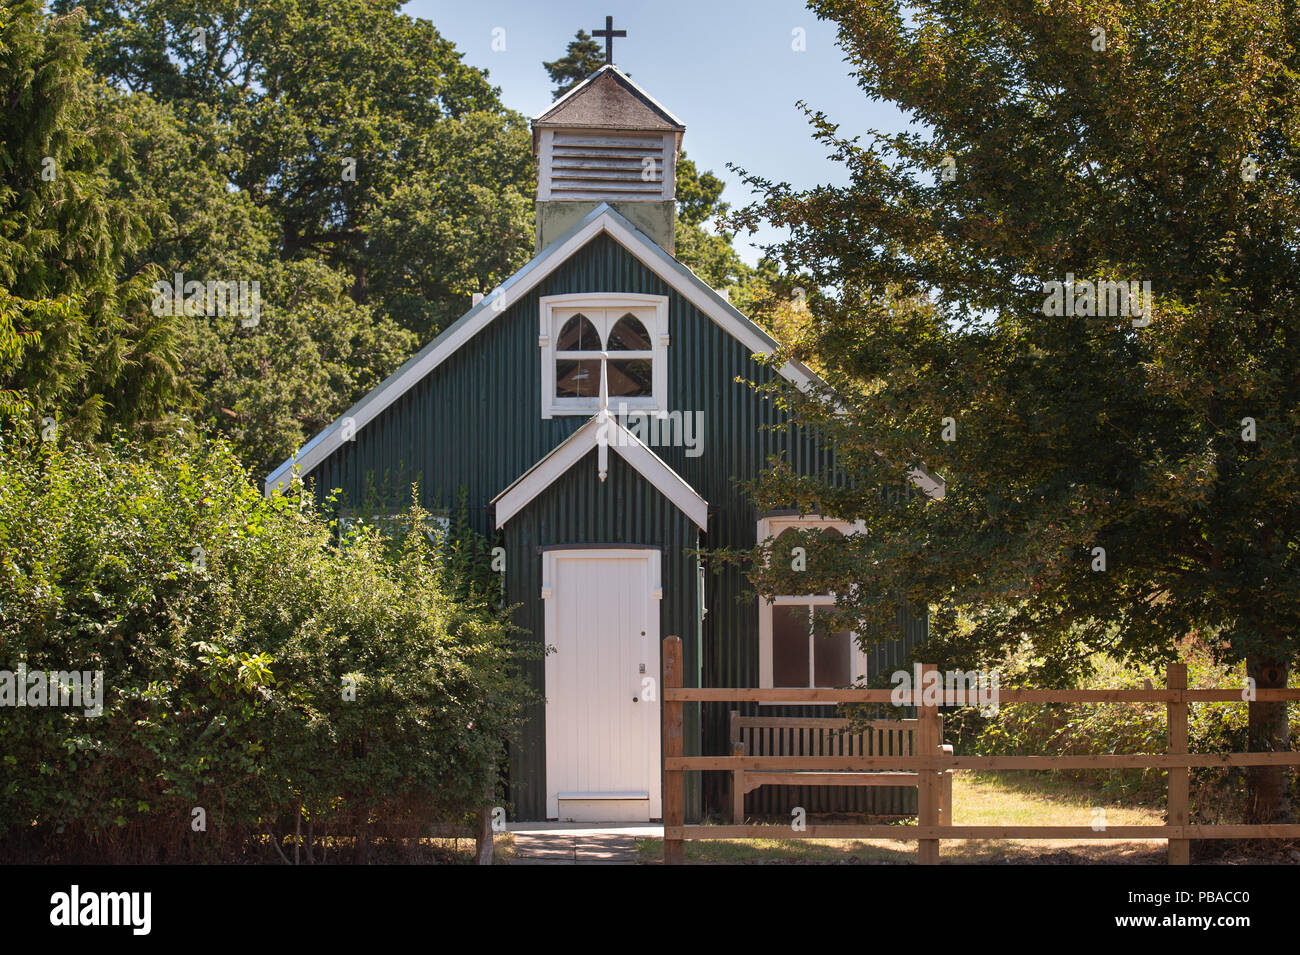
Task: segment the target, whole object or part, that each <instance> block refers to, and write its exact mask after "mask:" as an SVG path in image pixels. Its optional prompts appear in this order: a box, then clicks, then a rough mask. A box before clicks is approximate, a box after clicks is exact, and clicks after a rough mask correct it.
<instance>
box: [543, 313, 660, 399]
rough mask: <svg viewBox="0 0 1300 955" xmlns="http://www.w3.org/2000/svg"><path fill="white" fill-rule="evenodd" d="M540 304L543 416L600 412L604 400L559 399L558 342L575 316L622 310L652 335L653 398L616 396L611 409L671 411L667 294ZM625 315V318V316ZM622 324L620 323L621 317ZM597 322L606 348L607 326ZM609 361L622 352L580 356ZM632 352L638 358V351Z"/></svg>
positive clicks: (651, 391) (651, 374)
mask: <svg viewBox="0 0 1300 955" xmlns="http://www.w3.org/2000/svg"><path fill="white" fill-rule="evenodd" d="M538 304H539V306H540V307H539V309H538V311H539V334H538V338H537V345H538V347H539V348H540V349H541V353H542V375H541V378H542V417H543V418H553V417H557V416H559V415H588V416H590V415H593V414H595V413H596V412H597V411H599V410H600V397H599V395H598V394H597V395H594V396H592V397H590V398H557V397H556V395H555V357H556V355H555V343H556V342H557V341H558V340H559V337H560V329H561V328H562V327H563V324H564V322H566V321H568V319H569V318H571V317H572V316H571V314H570V313H571V312H573V311H584V310H595V309H620V310H622V311H627V312H632V313H633V314H634V315H635V316H636V317H637V318H638V319H639V320H640V321H641V323H642V324H643V325H645V329H646V333H647V334H648V335H649V336H650V343H651V348H652V354H651V358H650V362H651V365H650V396H649V397H640V398H626V397H619V396H611V397H610V399H609V401H610V408H611V410H613V411H614V412H615V413H617V410H618V408H619V406H623V407H626V408H627V410H629V411H640V412H645V411H651V412H666V411H667V410H668V343H669V336H668V296H667V295H637V294H613V293H605V292H602V293H594V294H593V293H580V294H576V295H543V296H542V297H541V298H540V299H538ZM620 317H621V316H620ZM616 320H617V319H616ZM601 324H602V323H600V322H597V323H596V325H597V329H596V330H597V332H598V334H600V335H601V339H602V345H604V344H607V342H606V341H605V339H606V336H608V334H609V329H608V328H602V327H601ZM578 354H588V356H589V357H592V358H599V359H601V360H602V361H608V360H609V359H610V358H614V359H617V358H618V357H619V354H620V353H618V352H610V351H608V350H606V351H603V352H591V353H578ZM633 354H639V353H636V352H634V353H633Z"/></svg>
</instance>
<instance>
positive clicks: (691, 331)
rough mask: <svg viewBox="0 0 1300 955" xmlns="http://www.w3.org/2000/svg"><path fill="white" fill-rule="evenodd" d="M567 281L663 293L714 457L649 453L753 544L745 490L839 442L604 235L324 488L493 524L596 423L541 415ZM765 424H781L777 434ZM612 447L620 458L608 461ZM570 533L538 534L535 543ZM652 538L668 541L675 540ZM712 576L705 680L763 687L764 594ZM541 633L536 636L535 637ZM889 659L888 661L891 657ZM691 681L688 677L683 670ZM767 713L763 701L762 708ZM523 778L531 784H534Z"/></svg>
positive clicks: (672, 386)
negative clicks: (765, 472) (805, 425)
mask: <svg viewBox="0 0 1300 955" xmlns="http://www.w3.org/2000/svg"><path fill="white" fill-rule="evenodd" d="M571 292H631V293H645V294H655V295H667V296H668V298H669V333H670V336H671V344H670V346H669V348H668V363H669V367H668V396H669V397H668V400H669V408H670V409H673V410H679V411H682V412H695V411H700V412H702V413H703V421H704V432H703V439H704V444H703V448H704V453H703V454H702V455H700V456H699V457H688V456H687V454H686V450H687V449H686V448H684V447H663V446H658V447H655V448H654V450H655V452H656V453H657V454H658V455H659V456H660V457H661V458H663V460H664V461H665V462H666V463H667V464H668V466H669V467H671V468H673V470H675V471H676V472H677V473H678V474H680V475H681V476H682V478H683V479H684V480H686V482H687V483H689V484H690V485H691V486H692V487H693V488H694V489H695V490H696V491H697V492H698V493H699V494H700V495H701V496H702V497H703V498H704V499H705V500H706V501H708V502H709V505H710V517H709V529H708V534H707V535H705V536H704V537H703V538H702V543H703V546H704V547H706V548H718V547H742V548H748V547H751V546H753V544H754V537H755V532H756V524H757V520H758V514H757V513H756V512H755V510H754V507H753V506H752V504H751V503H750V502H749V501H748V499H747V498H746V497H745V495H744V494H743V493H742V491H741V488H740V486H739V485H740V484H741V483H742V482H746V481H750V480H753V479H754V478H755V477H757V476H758V474H759V472H760V471H761V470H762V468H763V467H764V465H765V463H766V461H767V460H768V459H769V458H770V456H771V455H773V454H775V453H778V452H779V453H784V454H786V455H788V457H789V459H790V460H791V461H792V462H793V464H794V466H795V467H796V468H798V469H799V470H800V471H802V472H804V473H810V474H823V475H828V476H829V475H832V474H833V473H834V455H833V453H832V452H831V451H830V450H828V449H826V448H823V447H822V446H821V445H820V444H819V442H818V441H816V440H815V439H814V438H811V437H807V436H804V435H801V434H800V433H799V432H798V429H796V428H794V427H793V426H790V425H788V424H786V423H785V421H784V416H783V415H782V414H781V413H780V412H779V411H778V409H776V408H775V407H774V406H773V405H772V403H771V402H769V401H766V400H763V399H761V398H760V397H759V396H758V395H756V394H755V393H754V391H753V390H752V389H751V388H750V387H749V386H748V385H746V384H744V383H743V381H744V380H753V381H757V382H764V381H768V380H770V378H771V375H772V372H770V371H769V370H768V369H767V368H766V367H764V366H761V365H759V364H758V363H756V362H755V361H754V360H753V358H752V357H751V355H750V353H749V351H748V349H747V348H746V347H745V346H744V345H742V344H740V343H739V342H737V341H736V340H735V339H734V338H732V337H731V336H730V335H729V334H728V333H727V332H725V331H723V330H722V329H721V328H720V327H718V326H717V325H716V324H714V323H713V322H712V321H711V320H710V319H709V318H708V317H707V316H706V315H704V314H702V313H701V312H699V310H697V309H696V308H695V307H694V306H693V305H692V304H691V303H690V302H689V301H687V300H686V299H685V298H683V297H682V296H680V295H679V294H677V292H676V291H675V290H673V289H672V288H671V287H669V286H668V285H667V284H666V283H665V282H664V281H663V280H662V279H660V278H659V276H658V275H656V274H655V273H654V272H653V271H651V270H650V269H649V268H647V267H646V266H645V265H644V264H643V263H641V262H640V261H639V260H638V259H637V258H636V257H635V256H633V255H632V254H631V253H629V252H628V251H627V250H626V249H624V248H623V247H622V246H621V245H619V244H618V243H617V242H615V241H614V240H613V239H611V238H610V237H608V236H606V235H603V234H602V235H599V236H597V237H596V238H594V239H593V240H592V241H591V242H589V243H588V244H587V245H586V246H584V247H583V248H582V249H580V250H578V251H577V252H576V253H575V254H574V255H573V256H572V257H571V258H570V259H569V260H568V261H567V262H566V263H564V264H563V265H561V266H559V267H558V268H557V269H556V270H555V271H554V272H552V273H551V274H550V275H549V276H547V277H546V278H545V279H544V280H543V281H542V282H541V283H539V285H538V286H537V287H535V288H534V289H533V290H532V292H530V293H529V294H528V295H526V296H524V297H522V298H520V299H519V300H518V301H516V302H514V303H513V304H512V305H511V306H510V307H508V308H506V309H504V310H503V311H502V313H501V315H500V316H498V317H497V318H496V319H495V320H494V321H493V322H491V323H490V324H489V325H488V326H487V327H486V328H484V329H483V330H482V331H480V332H479V333H478V334H477V335H475V336H474V337H473V338H472V339H471V340H470V341H468V342H467V343H466V344H465V345H463V346H462V347H461V348H460V349H459V350H458V351H457V352H456V353H455V354H453V355H451V356H450V357H449V358H448V359H447V360H446V361H444V362H443V363H442V364H441V365H440V366H439V367H438V368H437V369H436V370H435V371H434V372H433V373H431V374H430V375H429V376H427V377H426V378H425V379H424V380H423V381H422V382H420V383H419V384H418V385H416V386H415V387H413V388H412V389H411V390H410V391H408V392H407V393H406V394H405V395H404V396H403V397H402V398H401V399H399V400H398V401H396V402H394V404H393V405H391V406H389V407H388V408H387V409H385V410H384V411H383V412H382V413H381V414H380V415H379V416H378V417H377V418H376V419H375V420H374V421H372V422H371V423H369V424H368V425H367V426H366V427H365V428H364V429H362V430H361V431H360V432H358V434H357V435H356V438H355V440H354V441H352V442H349V443H348V444H346V445H344V446H343V447H342V448H340V449H339V450H338V451H336V452H334V453H333V454H332V455H331V456H330V457H329V458H327V459H326V460H325V461H324V462H322V463H321V464H320V465H319V466H318V467H317V468H316V469H315V470H314V472H313V473H312V476H314V477H315V478H316V480H317V481H318V482H319V483H318V485H317V486H318V488H321V489H330V488H341V489H342V490H343V492H344V498H345V500H346V501H352V502H361V501H364V500H366V499H367V498H368V497H369V498H370V499H371V500H372V501H374V502H377V503H385V504H393V505H400V504H402V503H404V502H405V498H406V496H407V494H408V489H409V486H410V484H411V482H412V481H419V483H420V485H421V490H422V498H423V503H424V504H425V505H426V506H429V507H437V506H447V505H449V504H450V503H452V502H453V501H454V499H455V496H456V493H457V490H458V489H460V488H462V487H464V488H466V489H467V490H468V492H469V504H470V508H471V520H472V522H473V524H474V525H475V527H476V529H478V530H479V531H481V532H482V533H485V534H489V535H495V533H496V532H495V529H494V525H493V521H492V515H491V513H490V507H489V502H490V501H491V499H492V498H493V497H495V496H496V495H497V494H498V493H499V492H500V491H501V490H503V489H504V488H505V487H507V486H508V485H509V484H511V483H512V482H513V481H514V480H515V479H516V478H517V477H519V475H521V474H522V473H523V472H524V471H526V470H527V469H528V468H530V467H531V466H532V465H533V464H535V463H536V462H537V461H538V460H539V459H540V458H542V457H543V456H544V455H545V454H547V453H548V452H549V451H551V450H552V449H553V448H554V447H556V446H557V445H558V444H560V443H561V442H562V441H563V440H564V439H565V438H567V437H568V436H569V435H570V434H572V433H573V432H574V431H575V430H576V429H577V428H578V427H580V426H581V425H582V424H583V423H584V422H585V420H586V419H585V418H583V417H581V416H571V417H557V418H553V419H543V418H542V417H541V408H540V389H541V378H540V374H541V372H540V351H539V349H538V345H537V337H538V302H537V299H538V298H539V297H540V296H542V295H558V294H564V293H571ZM737 379H741V380H739V381H738V380H737ZM768 426H778V427H777V428H776V429H775V430H768ZM615 457H617V455H616V454H611V455H610V458H611V460H613V459H614V458H615ZM548 499H549V498H548ZM556 506H558V505H556ZM577 506H578V505H576V504H575V507H577ZM578 519H579V512H578V511H577V510H575V511H573V512H571V513H566V514H564V515H558V516H556V517H555V518H553V519H552V521H551V523H550V524H549V525H548V526H549V528H550V530H549V531H548V533H549V534H552V535H554V536H557V537H561V538H563V537H571V536H572V535H573V534H574V533H577V529H576V524H575V525H573V526H565V524H564V521H566V520H573V521H577V520H578ZM629 519H632V518H629ZM662 526H664V527H667V525H666V524H664V525H662ZM507 530H511V531H512V532H513V529H511V528H507ZM638 530H639V532H641V533H642V534H643V535H644V534H645V533H648V531H647V530H646V529H645V527H643V528H640V529H638ZM593 533H594V531H593ZM565 542H566V541H564V540H551V541H541V540H538V541H537V542H536V545H534V546H537V545H547V544H555V543H565ZM644 542H645V543H655V544H660V545H662V546H665V547H667V546H668V545H669V541H667V540H659V541H656V540H646V541H644ZM517 557H518V558H519V559H522V555H516V554H515V553H514V552H513V551H511V552H510V553H509V554H508V557H507V587H508V588H511V592H514V591H513V586H514V584H513V582H512V581H511V578H512V576H514V575H516V574H518V575H521V576H522V575H523V574H525V573H527V570H526V568H523V567H520V566H517V565H516V563H515V560H516V558H517ZM712 571H713V568H706V574H705V602H706V606H707V614H706V616H705V619H704V625H703V632H702V636H701V638H700V641H699V647H698V651H697V652H696V655H695V658H696V659H697V660H698V667H699V670H698V671H697V674H696V678H698V679H699V680H701V681H702V684H701V685H705V686H755V685H757V683H758V609H757V603H756V601H755V600H754V599H752V598H751V599H746V600H743V601H740V600H738V598H740V596H741V595H742V594H743V593H744V592H745V591H746V590H747V584H746V582H745V580H744V579H743V576H742V575H741V574H740V572H739V571H738V570H736V569H735V568H731V567H728V568H723V569H722V571H721V573H717V574H715V573H713V572H712ZM520 586H521V587H522V586H524V585H523V584H521V585H520ZM523 592H526V591H523ZM923 628H924V622H923V621H921V622H913V623H912V624H910V625H908V626H907V627H905V628H904V629H903V631H902V633H901V634H900V636H901V637H902V639H903V640H904V641H905V642H906V643H907V644H908V645H910V642H911V640H913V639H915V638H916V637H917V635H918V634H919V633H920V632H921V631H922V630H923ZM680 635H681V636H682V638H683V640H685V639H686V638H687V634H686V633H684V632H683V633H681V634H680ZM541 636H542V635H541V634H540V633H536V634H535V637H536V638H537V639H541ZM689 659H690V658H689V657H688V662H689ZM891 659H892V658H891ZM882 662H886V661H883V660H882ZM888 665H889V666H890V667H891V668H892V665H893V664H892V662H889V663H888ZM691 680H692V676H691V674H689V673H688V674H687V681H688V682H691ZM730 708H731V707H730V706H728V705H726V704H721V705H716V706H710V707H705V708H704V713H703V714H702V717H701V718H702V730H703V747H704V752H705V753H719V754H721V753H724V752H725V751H726V718H727V717H726V713H727V710H729V709H730ZM772 710H773V708H768V707H765V708H764V712H768V711H772ZM806 712H808V713H809V714H811V713H813V712H818V711H815V710H807V711H806ZM820 712H822V713H824V712H825V710H821V711H820ZM528 732H529V733H535V732H536V730H535V729H530V730H529V731H528ZM538 750H540V747H538ZM541 758H542V756H541V754H540V752H531V753H530V752H525V751H523V749H521V752H520V753H519V754H518V755H517V759H516V761H515V766H514V768H512V772H513V773H515V774H516V775H517V774H519V773H522V774H523V775H524V777H525V778H526V779H532V778H535V777H534V776H532V775H530V774H532V773H535V770H536V766H535V765H532V764H530V760H535V759H541ZM711 775H717V774H711ZM528 785H530V784H521V786H524V787H525V788H527V786H528ZM720 786H721V783H720V781H719V780H717V779H705V780H704V785H703V790H702V798H703V807H704V809H705V810H707V809H709V808H710V807H721V806H722V805H723V804H724V802H723V800H724V799H725V790H723V789H721V788H720ZM525 788H520V789H518V790H517V792H518V793H520V794H521V795H520V797H519V798H520V799H521V800H523V801H522V802H521V804H520V805H519V806H518V807H516V811H517V812H520V813H522V812H524V806H533V805H535V803H533V802H531V799H532V798H533V797H531V796H528V797H526V798H525V796H524V795H522V794H523V793H524V792H525ZM773 792H774V793H775V794H774V795H771V796H769V795H768V794H766V793H764V792H763V790H759V791H758V798H759V799H762V800H767V799H769V798H771V799H773V800H778V797H780V796H781V793H780V792H779V791H776V790H774V791H773ZM836 793H839V795H836ZM873 793H875V794H880V796H879V798H886V799H892V798H893V797H891V796H890V791H888V790H876V791H869V790H868V791H864V790H847V791H846V790H836V791H831V794H830V795H829V796H827V797H826V798H828V799H831V800H832V802H833V804H834V805H835V806H842V808H844V809H851V808H878V807H877V806H875V805H874V804H873V805H871V806H867V805H866V803H864V802H863V800H866V801H867V802H871V801H872V800H874V799H876V798H878V797H877V795H874V794H873ZM846 800H847V801H846ZM778 801H779V800H778ZM775 804H776V803H774V805H775ZM801 804H805V805H806V803H801ZM880 811H887V808H885V809H881V810H880ZM521 818H528V816H521ZM534 818H536V817H534Z"/></svg>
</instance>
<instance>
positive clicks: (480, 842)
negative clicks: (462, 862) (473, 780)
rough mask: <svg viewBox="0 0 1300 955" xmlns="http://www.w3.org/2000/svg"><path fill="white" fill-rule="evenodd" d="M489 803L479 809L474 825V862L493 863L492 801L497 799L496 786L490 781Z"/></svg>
mask: <svg viewBox="0 0 1300 955" xmlns="http://www.w3.org/2000/svg"><path fill="white" fill-rule="evenodd" d="M485 795H486V796H487V803H486V805H484V806H483V808H482V809H480V810H479V811H478V818H477V819H476V820H475V826H474V864H475V865H491V864H492V851H493V849H494V848H495V843H494V840H493V833H492V808H493V807H492V803H493V802H494V801H495V800H496V786H495V785H494V784H493V783H488V788H487V793H486V794H485Z"/></svg>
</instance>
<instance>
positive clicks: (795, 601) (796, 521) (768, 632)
mask: <svg viewBox="0 0 1300 955" xmlns="http://www.w3.org/2000/svg"><path fill="white" fill-rule="evenodd" d="M792 527H793V528H796V529H800V530H822V529H824V528H827V527H831V528H834V529H835V530H837V531H839V532H840V533H841V534H843V535H844V536H845V537H847V536H849V535H850V534H853V533H864V532H865V531H866V525H865V523H864V522H862V521H858V522H857V523H851V522H849V521H837V520H832V519H830V518H824V517H805V516H803V515H791V516H788V517H786V516H779V517H764V518H761V519H760V520H759V522H758V540H759V541H760V542H761V541H764V540H767V539H768V538H769V537H771V538H773V539H775V538H777V537H779V536H780V535H781V534H782V533H783V532H784V531H786V530H789V529H790V528H792ZM808 605H813V606H821V607H830V606H834V605H835V594H834V593H829V594H780V595H776V596H773V597H772V598H771V599H770V600H768V599H766V598H763V597H760V598H759V600H758V685H759V686H760V687H761V688H763V689H768V690H771V689H778V688H777V687H776V686H775V685H774V684H773V680H772V608H773V607H775V606H787V607H788V606H808ZM815 612H816V611H814V613H815ZM812 639H813V638H812V634H811V633H809V636H808V679H809V681H810V682H811V681H812V680H813V679H814V678H815V675H816V671H815V669H814V667H813V663H814V657H813V651H812ZM849 653H850V654H851V658H850V660H849V675H850V676H851V677H852V678H853V679H854V680H857V679H858V677H859V676H863V675H865V674H866V672H867V655H866V654H865V653H863V652H862V648H861V647H859V646H858V635H857V634H856V633H854V632H853V631H850V632H849ZM810 688H811V687H810ZM780 689H787V690H792V689H796V687H780ZM816 689H820V687H817V688H816ZM760 705H767V706H794V705H802V704H798V703H796V702H795V701H790V702H782V701H779V700H778V701H773V702H768V703H765V704H760Z"/></svg>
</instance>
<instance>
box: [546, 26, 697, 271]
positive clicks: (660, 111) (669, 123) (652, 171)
mask: <svg viewBox="0 0 1300 955" xmlns="http://www.w3.org/2000/svg"><path fill="white" fill-rule="evenodd" d="M605 26H606V28H605V30H604V31H596V32H595V33H594V34H593V35H596V36H604V37H605V43H606V48H605V49H606V54H605V55H606V63H605V65H604V66H602V67H601V68H600V69H598V70H597V71H596V72H595V73H593V74H591V76H589V77H587V78H586V79H585V80H583V81H582V82H581V83H579V84H578V85H577V86H575V87H574V88H573V89H571V90H570V91H569V92H568V93H566V94H565V95H564V96H562V97H560V99H558V100H556V101H555V103H554V104H552V106H551V108H550V109H548V110H547V111H546V112H545V113H542V115H540V116H538V117H537V118H536V119H534V120H533V153H534V155H536V156H537V167H538V168H537V227H536V240H537V250H538V251H540V250H541V249H543V248H545V247H546V246H547V245H549V244H550V243H551V242H552V241H554V240H555V239H556V237H558V236H559V235H561V234H562V233H563V232H564V231H565V230H567V229H568V228H569V227H570V226H572V225H573V224H574V223H575V222H577V221H578V220H579V219H581V218H582V217H583V216H584V215H586V214H587V213H588V212H590V211H591V210H592V209H594V208H595V207H596V206H598V205H600V203H602V202H608V203H609V204H610V205H611V206H613V207H614V208H615V209H617V210H618V212H619V213H620V214H622V215H624V216H626V217H627V218H628V219H629V220H631V222H632V223H633V224H634V225H636V227H637V228H638V229H640V230H641V231H642V232H644V233H645V234H646V235H648V236H649V237H650V238H651V239H653V240H654V241H655V243H656V244H658V245H659V247H660V248H662V249H664V250H666V251H667V252H669V253H670V254H671V253H672V252H673V246H674V243H673V229H674V225H675V220H676V213H677V202H676V196H677V193H676V170H677V155H678V153H679V152H680V151H681V147H682V134H683V133H684V132H685V131H686V127H685V126H683V125H682V123H681V121H680V120H678V119H677V117H675V116H673V114H672V113H670V112H668V110H666V109H664V107H662V106H660V105H659V104H658V103H657V102H655V100H654V98H653V97H651V96H650V95H649V94H648V93H646V92H645V91H644V90H643V89H641V88H640V87H639V86H637V85H636V84H635V83H633V82H632V80H631V79H629V78H628V76H627V74H626V73H624V72H623V71H622V70H620V69H619V68H618V67H616V66H615V65H614V64H613V63H612V62H609V60H611V59H612V55H613V51H612V45H613V38H614V37H615V36H620V35H624V31H622V30H618V31H615V30H614V29H613V24H612V23H611V22H609V18H607V19H606V25H605Z"/></svg>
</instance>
